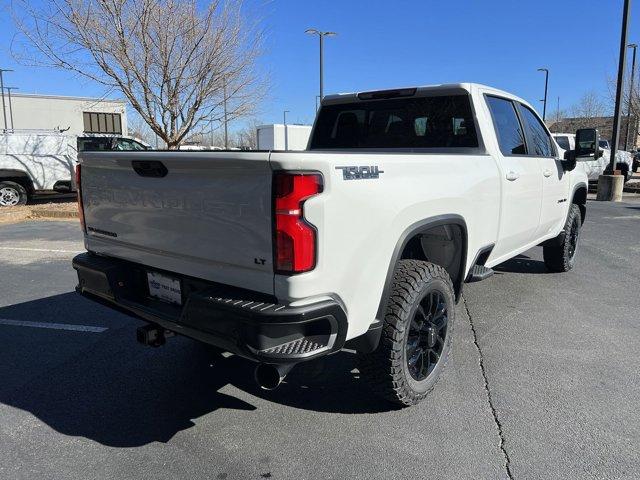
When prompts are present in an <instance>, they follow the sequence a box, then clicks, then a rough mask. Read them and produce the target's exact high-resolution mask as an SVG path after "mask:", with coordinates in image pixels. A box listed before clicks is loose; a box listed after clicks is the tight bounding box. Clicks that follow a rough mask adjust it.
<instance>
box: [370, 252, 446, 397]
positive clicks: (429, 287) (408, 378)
mask: <svg viewBox="0 0 640 480" xmlns="http://www.w3.org/2000/svg"><path fill="white" fill-rule="evenodd" d="M454 317H455V293H454V290H453V284H452V283H451V279H450V278H449V274H448V273H447V272H446V270H445V269H444V268H442V267H440V266H439V265H434V264H433V263H429V262H423V261H418V260H400V262H398V265H397V267H396V270H395V273H394V277H393V285H392V290H391V295H390V296H389V299H388V301H387V308H386V313H385V317H384V325H383V330H382V338H381V339H380V343H379V345H378V348H377V349H376V350H375V351H374V352H373V353H371V354H368V355H364V356H363V358H362V360H361V362H360V365H361V366H360V372H361V374H362V376H363V378H365V379H366V380H368V382H369V383H370V385H371V387H372V388H373V390H374V391H375V393H377V394H378V395H379V396H381V397H383V398H385V399H387V400H389V401H391V402H393V403H396V404H399V405H402V406H410V405H415V404H417V403H419V402H420V401H422V400H423V399H424V398H425V397H426V396H427V394H428V393H429V392H430V391H431V390H432V389H433V387H434V386H435V384H436V382H437V380H438V377H439V376H440V374H441V372H442V369H443V368H444V366H445V364H446V363H447V360H448V358H449V354H450V351H451V338H452V334H453V321H454Z"/></svg>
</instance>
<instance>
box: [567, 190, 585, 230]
mask: <svg viewBox="0 0 640 480" xmlns="http://www.w3.org/2000/svg"><path fill="white" fill-rule="evenodd" d="M581 188H584V191H585V197H584V204H582V203H579V204H577V205H578V206H579V207H580V213H581V214H582V223H584V221H585V219H586V218H587V207H586V204H587V193H589V185H587V184H586V183H584V182H579V183H577V184H575V185H574V186H573V190H572V191H571V202H570V203H569V206H571V205H572V204H573V203H574V202H573V200H574V199H575V198H576V192H577V191H578V190H580V189H581ZM567 215H569V212H567Z"/></svg>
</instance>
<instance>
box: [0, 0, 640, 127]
mask: <svg viewBox="0 0 640 480" xmlns="http://www.w3.org/2000/svg"><path fill="white" fill-rule="evenodd" d="M0 1H4V4H5V5H7V3H8V0H0ZM246 3H247V9H248V10H249V11H251V12H257V13H258V14H259V15H260V16H261V17H262V18H263V25H264V27H265V29H266V33H267V41H266V45H265V47H266V53H265V56H264V57H263V58H262V60H261V64H262V68H263V69H264V70H265V71H268V72H270V77H271V80H272V89H271V91H270V94H269V97H268V99H267V100H266V101H265V102H264V104H263V105H262V107H261V112H260V113H259V115H258V118H259V119H260V120H262V121H264V122H265V123H271V122H281V121H282V111H283V110H290V112H291V113H289V114H288V119H289V121H290V122H298V123H310V122H311V121H312V120H313V116H314V104H315V95H317V94H318V40H317V37H311V36H308V35H305V33H304V31H305V29H306V28H309V27H315V28H318V29H322V30H332V31H336V32H338V34H339V35H338V36H336V37H332V38H328V39H327V40H326V43H325V94H327V93H336V92H348V91H357V90H369V89H375V88H390V87H397V86H407V85H427V84H434V83H447V82H458V81H472V82H480V83H485V84H488V85H492V86H495V87H498V88H502V89H505V90H508V91H511V92H513V93H515V94H517V95H520V96H522V97H524V98H525V99H527V100H529V101H530V102H531V103H533V104H534V105H536V106H538V107H539V110H540V111H541V110H542V107H541V104H540V102H538V99H540V98H542V96H543V88H544V75H543V74H542V73H540V72H537V71H536V70H537V68H539V67H543V66H544V67H547V68H549V70H550V79H549V102H550V105H549V107H548V109H549V110H550V111H553V110H555V105H556V99H557V97H558V96H559V97H560V106H561V108H567V107H569V106H570V105H572V104H573V103H575V102H576V101H577V100H578V99H579V98H580V97H581V96H582V94H584V93H585V92H587V91H591V90H593V91H596V92H598V93H600V94H601V95H602V96H603V97H605V98H607V97H608V90H607V78H612V77H614V76H615V73H616V69H617V55H618V48H619V40H620V23H621V15H622V4H623V0H555V1H551V0H535V1H534V0H520V1H518V0H456V1H451V0H449V1H435V0H393V1H391V0H387V1H384V0H341V1H340V0H322V1H312V0H297V1H296V0H246ZM634 4H635V5H634V6H633V11H632V17H631V31H630V38H629V41H630V42H633V41H635V42H636V43H640V2H634ZM14 32H15V30H14V27H13V25H12V21H11V18H10V16H9V15H7V14H2V15H0V66H1V67H4V68H7V67H8V68H14V69H15V70H16V71H15V72H14V73H11V74H8V75H7V77H8V78H7V83H10V84H12V85H14V86H18V87H20V89H21V91H23V92H39V93H53V94H64V95H101V94H102V93H103V90H102V89H101V88H100V87H99V86H97V85H92V84H90V83H89V82H87V81H86V80H82V79H78V78H76V77H74V76H72V75H70V74H68V73H65V72H57V71H49V70H45V69H34V68H32V67H25V66H21V65H17V64H16V63H15V62H14V61H13V59H12V58H11V56H10V53H9V51H8V48H7V46H8V45H9V43H10V41H11V38H12V36H13V34H14Z"/></svg>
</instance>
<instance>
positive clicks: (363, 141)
mask: <svg viewBox="0 0 640 480" xmlns="http://www.w3.org/2000/svg"><path fill="white" fill-rule="evenodd" d="M477 147H478V136H477V133H476V128H475V122H474V117H473V113H472V110H471V102H470V100H469V95H466V94H460V95H442V96H433V97H412V98H402V99H384V100H371V101H357V102H352V103H345V104H338V105H327V106H324V107H322V109H321V110H320V113H319V114H318V120H317V121H316V126H315V129H314V133H313V138H312V140H311V145H310V149H311V150H318V149H333V148H339V149H351V148H364V149H375V148H437V149H443V148H477Z"/></svg>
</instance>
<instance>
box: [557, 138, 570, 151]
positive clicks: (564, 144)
mask: <svg viewBox="0 0 640 480" xmlns="http://www.w3.org/2000/svg"><path fill="white" fill-rule="evenodd" d="M554 138H555V139H556V142H558V145H559V146H560V148H561V149H563V150H571V147H570V146H569V137H554Z"/></svg>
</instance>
